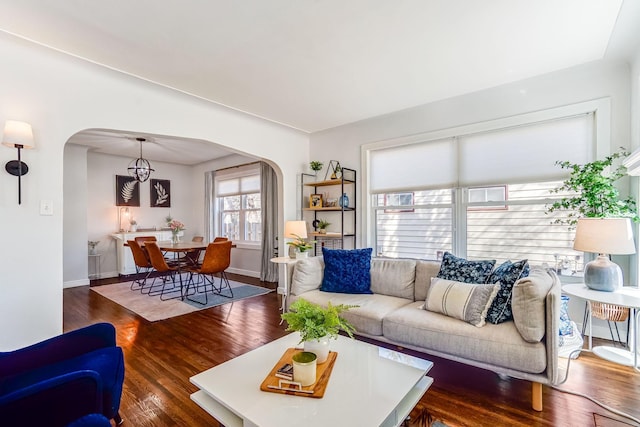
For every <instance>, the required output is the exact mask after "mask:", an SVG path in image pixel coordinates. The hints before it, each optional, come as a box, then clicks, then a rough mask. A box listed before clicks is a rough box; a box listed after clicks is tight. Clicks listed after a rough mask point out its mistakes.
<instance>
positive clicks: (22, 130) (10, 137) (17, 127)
mask: <svg viewBox="0 0 640 427" xmlns="http://www.w3.org/2000/svg"><path fill="white" fill-rule="evenodd" d="M2 144H3V145H6V146H7V147H11V148H17V149H18V160H11V161H9V162H7V164H6V165H5V166H4V168H5V170H6V171H7V172H9V174H11V175H13V176H17V177H18V204H22V179H21V177H22V175H25V174H26V173H27V172H29V167H28V166H27V164H26V163H24V162H23V161H22V159H21V156H20V150H21V149H23V148H33V147H34V146H35V145H34V143H33V130H32V129H31V125H30V124H29V123H25V122H19V121H16V120H7V121H6V123H5V125H4V133H3V135H2Z"/></svg>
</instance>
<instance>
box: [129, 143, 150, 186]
mask: <svg viewBox="0 0 640 427" xmlns="http://www.w3.org/2000/svg"><path fill="white" fill-rule="evenodd" d="M136 141H138V142H139V143H140V157H138V158H137V159H134V160H132V161H131V163H129V167H128V168H127V169H128V171H129V175H131V176H132V177H133V178H135V179H136V181H138V182H145V181H146V180H148V179H149V177H150V176H151V172H153V171H154V169H152V168H151V163H149V160H147V159H145V158H143V157H142V143H143V142H144V141H146V139H145V138H136Z"/></svg>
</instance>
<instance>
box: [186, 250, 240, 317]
mask: <svg viewBox="0 0 640 427" xmlns="http://www.w3.org/2000/svg"><path fill="white" fill-rule="evenodd" d="M230 264H231V241H229V240H227V241H225V242H217V243H216V242H213V243H209V245H207V250H206V251H205V253H204V259H203V260H202V265H201V266H199V267H198V266H194V267H188V268H187V270H188V271H189V272H190V275H189V282H188V283H187V290H186V292H185V296H186V297H187V299H189V301H193V302H197V303H199V304H202V305H205V304H207V303H208V302H209V299H208V297H207V287H208V286H211V293H213V294H215V295H220V296H223V297H227V298H233V289H232V288H231V285H230V284H229V279H228V278H227V274H226V272H225V270H226V269H227V268H228V267H229V265H230ZM194 274H197V275H198V276H199V277H201V278H202V279H203V280H202V281H200V280H199V281H198V283H197V284H196V283H195V282H194V281H193V275H194ZM216 274H219V275H220V285H219V286H216V276H215V275H216ZM200 283H202V288H203V291H204V297H205V299H204V303H203V302H200V301H198V300H193V299H191V298H189V296H188V295H189V287H190V286H191V285H193V286H194V292H193V293H192V294H191V295H194V294H196V293H198V288H199V287H200ZM224 288H229V294H230V295H225V294H223V293H222V290H223V289H224Z"/></svg>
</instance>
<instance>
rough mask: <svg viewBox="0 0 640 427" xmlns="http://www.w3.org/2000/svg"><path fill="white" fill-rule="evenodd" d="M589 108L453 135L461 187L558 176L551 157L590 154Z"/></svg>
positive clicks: (574, 158) (579, 159)
mask: <svg viewBox="0 0 640 427" xmlns="http://www.w3.org/2000/svg"><path fill="white" fill-rule="evenodd" d="M593 134H594V127H593V114H582V115H579V116H574V117H568V118H562V119H558V120H551V121H547V122H542V123H534V124H530V125H523V126H517V127H513V128H506V129H501V130H497V131H492V132H483V133H477V134H472V135H466V136H461V137H459V138H458V144H459V153H460V169H459V170H460V173H459V176H458V180H459V181H458V184H459V185H460V186H461V187H471V186H474V185H490V184H505V183H509V184H513V183H520V182H536V181H537V182H542V181H553V180H556V179H563V178H565V177H566V176H568V174H569V171H567V170H566V169H565V170H563V169H561V168H560V167H559V166H558V165H556V163H555V162H556V161H557V160H562V161H565V160H566V161H569V162H571V163H586V162H589V161H591V160H592V159H593V158H594V155H593V154H594V151H595V149H594V144H593Z"/></svg>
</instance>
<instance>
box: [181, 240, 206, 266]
mask: <svg viewBox="0 0 640 427" xmlns="http://www.w3.org/2000/svg"><path fill="white" fill-rule="evenodd" d="M191 241H192V242H196V243H202V242H204V237H203V236H193V239H191ZM201 253H202V249H194V250H192V251H191V252H187V253H186V254H185V256H184V260H185V261H186V262H187V264H188V265H198V263H199V262H200V254H201Z"/></svg>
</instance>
